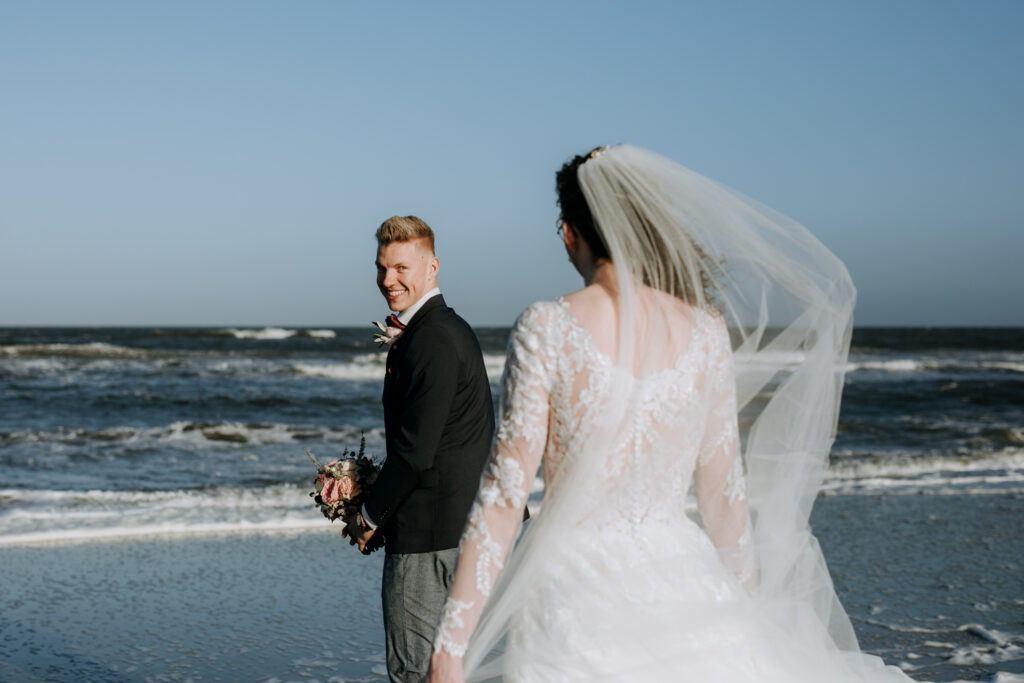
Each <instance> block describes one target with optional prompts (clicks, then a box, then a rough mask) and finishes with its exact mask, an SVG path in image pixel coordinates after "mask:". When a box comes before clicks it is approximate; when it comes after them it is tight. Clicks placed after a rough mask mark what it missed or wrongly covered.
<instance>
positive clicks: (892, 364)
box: [846, 358, 926, 372]
mask: <svg viewBox="0 0 1024 683" xmlns="http://www.w3.org/2000/svg"><path fill="white" fill-rule="evenodd" d="M924 367H926V365H925V364H923V363H921V362H920V361H916V360H913V359H912V358H898V359H895V360H884V361H864V362H860V363H849V364H848V365H847V366H846V371H847V372H856V371H857V370H885V371H886V372H915V371H917V370H920V369H922V368H924Z"/></svg>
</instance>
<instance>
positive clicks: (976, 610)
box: [0, 494, 1024, 683]
mask: <svg viewBox="0 0 1024 683" xmlns="http://www.w3.org/2000/svg"><path fill="white" fill-rule="evenodd" d="M1021 519H1024V496H1020V495H1017V494H1006V495H979V496H970V495H956V496H920V495H918V496H835V497H822V498H819V500H818V502H817V504H816V506H815V512H814V515H813V517H812V523H813V527H814V531H815V533H816V534H817V536H818V538H819V540H820V542H821V545H822V548H823V550H824V552H825V556H826V558H827V560H828V562H829V567H830V568H831V570H832V574H833V578H834V580H835V583H836V587H837V590H838V591H839V594H840V597H841V598H842V600H843V603H844V605H845V606H846V608H847V611H848V612H849V613H850V615H851V618H852V619H853V622H854V626H855V628H856V629H857V632H858V634H859V636H860V639H861V646H862V647H863V648H864V649H865V650H867V651H869V652H873V653H875V654H879V655H881V656H882V657H883V658H884V659H885V660H886V661H887V662H888V663H891V664H897V665H901V666H903V667H904V668H905V669H906V670H907V671H908V673H910V675H911V676H913V677H914V678H916V679H919V680H935V681H951V680H999V681H1000V682H1001V683H1002V682H1009V681H1024V543H1022V541H1021V534H1020V528H1021ZM338 533H339V529H333V530H331V529H330V528H329V527H328V528H325V529H324V530H323V531H317V532H309V531H303V532H296V533H278V534H272V535H271V534H268V535H260V534H248V535H223V536H202V537H167V538H162V539H154V540H147V541H120V542H90V543H79V544H66V545H40V546H26V547H6V548H3V549H0V564H2V567H3V571H2V574H0V680H4V681H186V680H195V681H264V680H267V681H290V680H304V681H312V680H316V681H381V680H386V676H385V670H384V652H383V650H384V645H383V629H382V626H381V623H380V606H379V591H380V569H381V562H382V560H383V556H382V555H380V554H377V555H374V556H372V557H369V558H367V557H363V556H361V555H359V554H358V553H357V552H355V551H354V550H353V549H352V548H350V547H349V546H348V544H347V543H346V542H344V541H342V540H341V539H340V537H339V536H338ZM997 674H998V678H997Z"/></svg>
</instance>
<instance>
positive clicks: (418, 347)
mask: <svg viewBox="0 0 1024 683" xmlns="http://www.w3.org/2000/svg"><path fill="white" fill-rule="evenodd" d="M399 372H400V373H401V375H402V376H403V377H406V378H408V380H407V381H405V382H403V385H404V387H405V390H404V392H403V395H402V396H400V397H399V398H398V400H399V401H400V405H401V413H400V415H399V419H398V424H399V425H400V427H399V430H398V432H397V433H396V434H395V435H394V438H393V439H392V443H391V450H389V452H388V457H387V459H386V460H385V461H384V466H383V467H382V468H381V471H380V474H379V475H378V477H377V481H376V483H375V484H374V487H373V491H372V492H371V494H370V496H369V498H368V500H367V501H366V511H367V513H369V515H370V518H371V519H372V520H373V522H374V523H375V524H377V525H378V526H381V525H383V524H385V523H387V521H388V519H389V518H390V517H391V515H392V514H393V513H394V511H395V509H396V508H397V507H398V506H399V505H401V503H402V501H403V500H405V498H406V497H407V496H408V495H409V494H410V493H412V491H413V490H414V489H415V488H416V486H417V485H418V483H419V480H420V476H421V475H422V474H423V472H425V471H427V470H429V469H430V468H431V467H433V466H434V457H435V455H436V454H437V447H438V445H439V444H440V441H441V434H442V432H443V431H444V427H445V424H446V422H447V421H448V417H449V414H450V412H451V406H452V401H453V400H454V398H455V391H456V388H457V387H458V381H459V357H458V350H457V346H456V345H455V344H454V343H452V340H451V339H449V338H448V335H447V334H446V333H445V331H444V329H443V328H441V329H433V328H431V329H424V330H422V331H418V332H417V336H416V339H415V344H413V345H411V346H410V347H409V348H408V349H406V351H405V354H404V355H403V357H402V360H401V367H400V369H399Z"/></svg>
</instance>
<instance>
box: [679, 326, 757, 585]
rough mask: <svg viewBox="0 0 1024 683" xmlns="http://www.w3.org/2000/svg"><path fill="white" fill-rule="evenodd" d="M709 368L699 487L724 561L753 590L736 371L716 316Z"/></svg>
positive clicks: (709, 530) (700, 500)
mask: <svg viewBox="0 0 1024 683" xmlns="http://www.w3.org/2000/svg"><path fill="white" fill-rule="evenodd" d="M713 340H714V341H713V342H712V344H711V364H710V366H709V369H708V373H707V377H706V381H707V397H708V401H709V404H708V419H707V423H706V425H705V429H704V438H703V440H702V443H701V450H700V455H699V457H698V459H697V468H696V470H695V472H694V489H695V492H696V494H697V505H698V508H699V509H700V513H701V517H702V518H703V520H704V527H705V529H706V531H707V533H708V536H709V537H710V538H711V541H712V542H713V543H714V544H715V547H716V548H717V549H718V553H719V556H720V557H721V559H722V562H723V563H724V564H725V565H726V566H727V567H729V569H730V570H732V572H733V573H734V574H735V575H736V578H737V579H738V580H739V581H740V582H741V583H742V584H744V585H745V586H747V587H748V588H752V587H753V585H754V582H755V581H756V576H755V574H756V567H755V562H754V557H753V552H752V549H751V547H750V519H749V517H748V514H747V493H746V484H745V481H744V475H743V462H742V458H741V456H740V439H739V430H738V428H737V416H736V375H735V372H734V370H733V362H732V350H731V348H730V345H729V333H728V330H727V329H726V327H725V323H724V322H723V321H722V320H721V319H718V320H716V325H715V330H714V333H713Z"/></svg>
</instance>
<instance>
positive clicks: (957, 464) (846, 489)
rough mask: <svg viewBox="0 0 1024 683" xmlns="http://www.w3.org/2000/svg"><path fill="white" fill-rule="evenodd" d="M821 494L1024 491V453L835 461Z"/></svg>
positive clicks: (1011, 449) (1001, 452) (1006, 451)
mask: <svg viewBox="0 0 1024 683" xmlns="http://www.w3.org/2000/svg"><path fill="white" fill-rule="evenodd" d="M821 492H822V493H823V494H825V495H854V494H876V493H936V494H944V493H967V494H970V493H986V492H988V493H994V492H1024V451H1021V450H1019V449H1013V448H1007V449H1005V450H1003V451H1000V452H997V453H980V454H974V455H963V456H959V457H956V456H948V455H944V456H931V457H928V456H915V457H910V456H907V457H890V458H886V459H884V460H883V459H881V458H878V459H872V460H867V461H854V462H844V461H838V462H837V461H836V460H835V459H833V462H832V465H831V466H830V467H829V469H828V471H827V473H826V475H825V481H824V483H823V485H822V488H821Z"/></svg>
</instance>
